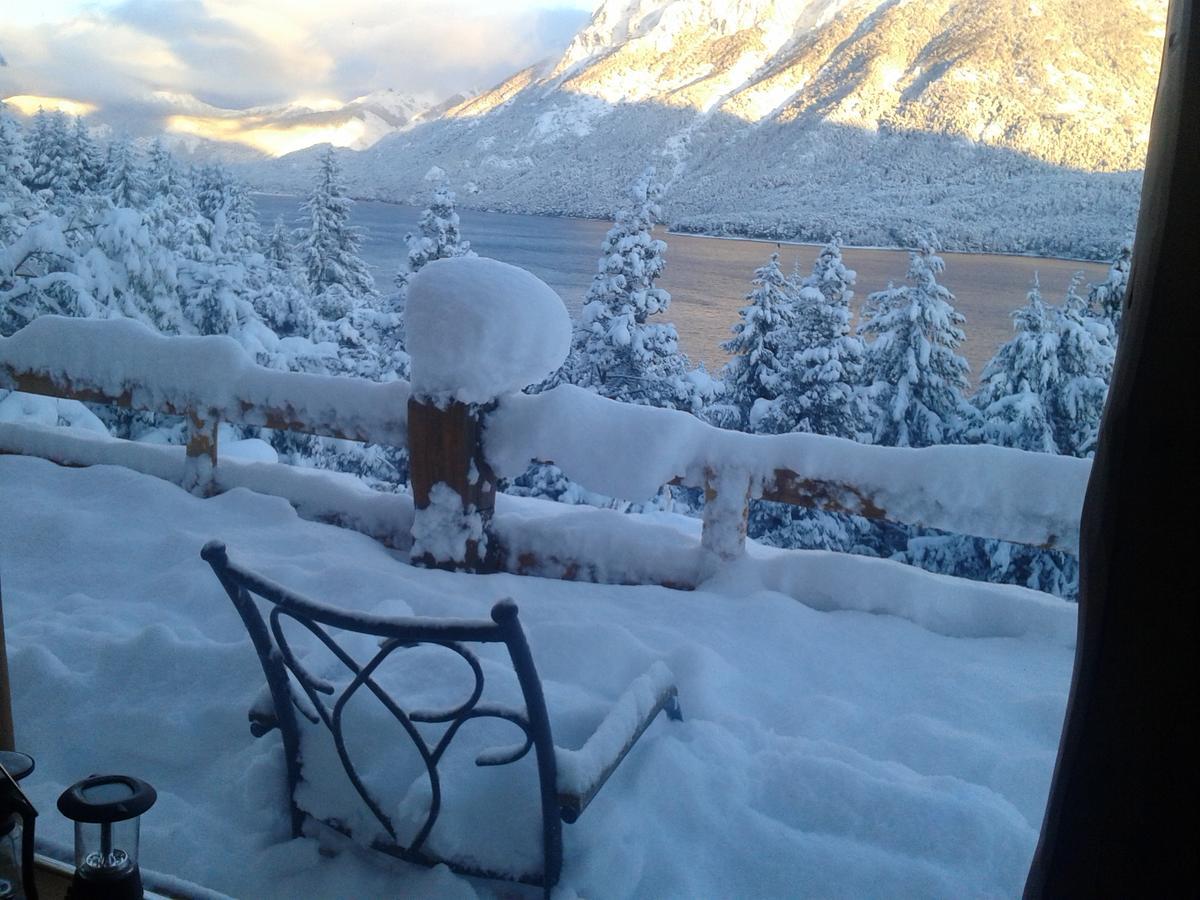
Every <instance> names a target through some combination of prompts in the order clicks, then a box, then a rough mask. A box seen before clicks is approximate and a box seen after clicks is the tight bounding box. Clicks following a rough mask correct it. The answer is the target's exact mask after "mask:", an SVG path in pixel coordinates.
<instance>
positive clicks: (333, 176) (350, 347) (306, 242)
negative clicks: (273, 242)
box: [300, 146, 395, 380]
mask: <svg viewBox="0 0 1200 900" xmlns="http://www.w3.org/2000/svg"><path fill="white" fill-rule="evenodd" d="M352 204H353V201H352V200H351V199H350V198H349V197H347V196H346V191H345V187H344V185H343V184H342V179H341V169H340V167H339V166H338V162H337V157H336V156H335V155H334V151H333V147H332V146H331V147H329V148H327V149H326V150H325V152H324V153H322V154H321V157H320V160H319V162H318V168H317V174H316V177H315V179H314V181H313V187H312V193H311V194H310V195H309V197H308V199H307V200H306V201H305V202H304V204H303V205H302V206H301V210H302V213H303V216H304V226H303V227H302V228H301V245H300V259H301V268H302V269H303V271H304V273H305V276H306V278H307V281H308V286H309V291H310V293H311V296H312V299H313V306H314V309H315V311H316V314H317V317H318V319H319V322H318V326H317V337H318V339H320V340H328V341H333V342H334V343H336V344H337V345H338V348H339V359H340V360H341V366H340V369H341V371H342V372H343V373H345V374H352V375H358V376H361V377H363V378H372V379H375V380H381V379H389V378H394V377H395V373H394V372H391V371H390V370H389V367H388V366H387V365H386V361H385V359H384V358H383V356H382V354H381V353H380V349H379V348H380V346H381V344H382V340H383V336H382V331H383V329H384V327H385V325H386V322H385V321H384V317H383V316H382V315H381V313H380V310H379V309H378V305H379V298H378V295H377V294H376V293H375V281H374V279H373V278H372V277H371V272H370V270H369V269H368V268H367V264H366V263H365V262H363V260H362V257H360V256H359V248H360V247H361V244H362V237H361V234H360V232H359V230H358V229H357V228H355V227H353V226H351V225H350V207H351V206H352Z"/></svg>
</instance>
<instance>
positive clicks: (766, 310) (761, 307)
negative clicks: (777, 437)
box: [707, 253, 797, 431]
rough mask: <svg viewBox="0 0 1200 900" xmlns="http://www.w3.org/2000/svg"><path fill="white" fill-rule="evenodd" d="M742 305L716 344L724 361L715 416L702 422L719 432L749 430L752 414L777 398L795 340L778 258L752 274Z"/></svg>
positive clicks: (792, 309)
mask: <svg viewBox="0 0 1200 900" xmlns="http://www.w3.org/2000/svg"><path fill="white" fill-rule="evenodd" d="M752 283H753V288H752V289H751V291H750V293H748V294H747V295H746V300H747V301H748V302H747V304H746V305H745V306H743V307H742V308H741V309H740V310H739V311H738V319H739V321H738V322H737V323H736V324H735V325H734V326H733V337H732V338H731V339H730V340H728V341H726V342H725V343H723V344H722V345H721V347H722V349H724V350H725V351H726V352H727V353H729V354H730V357H731V358H730V360H729V362H727V363H726V364H725V369H724V371H723V372H722V373H721V381H722V382H723V384H724V392H723V398H722V401H721V409H720V412H719V413H718V412H716V411H714V410H712V409H711V408H710V410H709V411H708V413H707V415H708V417H709V418H710V419H711V420H713V421H714V422H717V423H718V424H720V425H722V426H723V427H725V428H735V429H738V430H740V431H755V430H757V428H756V427H755V426H756V425H757V424H758V423H757V421H756V417H755V416H754V415H753V413H754V411H755V410H761V409H763V408H764V406H766V405H769V404H770V403H771V401H773V400H775V399H776V398H777V397H779V395H780V393H781V391H782V388H783V384H784V379H785V377H786V374H787V367H788V356H789V352H790V350H791V346H792V342H793V341H794V340H795V334H794V332H795V328H796V317H797V310H796V298H795V297H794V296H793V294H792V285H790V284H789V283H788V280H787V278H786V277H785V276H784V274H783V272H782V271H781V270H780V268H779V254H778V253H772V254H771V258H770V259H769V260H768V261H767V263H766V265H764V266H761V267H760V268H758V269H756V270H755V271H754V281H753V282H752Z"/></svg>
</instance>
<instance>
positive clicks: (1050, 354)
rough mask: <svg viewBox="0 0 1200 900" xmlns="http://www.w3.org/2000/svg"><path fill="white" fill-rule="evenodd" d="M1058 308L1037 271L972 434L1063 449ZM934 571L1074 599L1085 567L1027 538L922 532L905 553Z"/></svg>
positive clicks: (984, 390) (987, 383)
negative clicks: (1050, 303)
mask: <svg viewBox="0 0 1200 900" xmlns="http://www.w3.org/2000/svg"><path fill="white" fill-rule="evenodd" d="M1058 316H1059V312H1058V311H1057V310H1054V309H1053V308H1050V307H1047V306H1046V304H1045V303H1044V302H1043V300H1042V295H1041V291H1040V289H1039V285H1038V282H1037V278H1036V276H1035V278H1034V283H1033V286H1032V288H1031V289H1030V291H1029V293H1028V295H1027V300H1026V304H1025V306H1023V307H1022V308H1021V309H1019V310H1017V311H1016V312H1014V313H1013V325H1014V327H1015V328H1016V331H1017V333H1016V334H1015V335H1014V336H1013V337H1012V338H1011V339H1010V340H1009V341H1007V342H1006V343H1005V344H1003V345H1002V346H1001V347H1000V348H999V350H997V351H996V355H995V356H994V357H993V358H992V360H991V361H990V362H989V363H988V364H987V366H986V367H985V368H984V370H983V376H982V381H981V384H980V387H979V390H978V391H977V392H976V394H975V395H974V396H973V397H972V398H971V402H972V404H973V405H974V406H975V407H976V409H978V410H979V418H978V419H977V421H976V424H975V425H974V426H973V427H972V428H971V429H970V431H969V433H968V435H967V436H968V439H969V440H972V441H982V442H984V443H989V444H997V445H999V446H1003V447H1015V448H1017V449H1020V450H1031V451H1035V452H1041V453H1057V452H1058V447H1057V445H1056V443H1055V436H1054V429H1053V427H1052V419H1053V413H1052V411H1051V404H1052V402H1053V398H1054V397H1055V396H1056V392H1057V391H1058V390H1059V387H1060V384H1059V383H1060V380H1061V372H1060V370H1059V331H1058ZM900 558H901V559H903V560H904V561H905V562H907V563H910V564H911V565H915V566H920V567H921V568H923V569H927V570H929V571H931V572H939V573H942V574H946V575H956V576H958V577H960V578H972V579H975V580H977V581H990V582H996V583H1001V584H1020V585H1024V586H1026V587H1030V588H1034V589H1035V590H1040V591H1047V592H1049V593H1053V594H1057V595H1058V596H1061V597H1067V598H1073V597H1074V596H1075V593H1076V590H1077V588H1078V580H1079V566H1078V563H1077V562H1076V560H1074V559H1073V558H1072V557H1069V556H1067V555H1066V554H1063V553H1057V552H1052V551H1047V550H1042V549H1040V548H1038V547H1030V546H1027V545H1023V544H1011V543H1008V542H1006V541H999V540H994V539H985V538H977V537H970V536H967V535H959V534H942V533H937V532H925V531H921V532H919V533H916V534H914V535H913V536H911V537H910V538H909V540H908V543H907V546H906V548H905V550H904V551H903V553H902V554H901V556H900Z"/></svg>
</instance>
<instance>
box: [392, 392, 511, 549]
mask: <svg viewBox="0 0 1200 900" xmlns="http://www.w3.org/2000/svg"><path fill="white" fill-rule="evenodd" d="M486 412H487V408H482V407H478V406H471V405H468V404H466V403H458V402H453V403H450V404H448V405H447V406H445V407H444V408H442V407H439V406H437V405H436V404H434V403H426V402H422V401H421V400H418V399H417V398H416V397H412V398H410V399H409V401H408V452H409V480H410V482H411V484H412V492H413V504H414V506H415V507H416V510H417V515H416V519H415V520H414V523H413V562H415V563H417V564H418V565H423V566H429V567H431V568H439V569H450V570H452V571H468V572H494V571H496V568H497V566H496V560H497V550H498V548H497V547H496V544H495V541H494V540H493V538H492V534H491V521H492V513H493V511H494V510H495V508H496V475H495V473H494V472H493V471H492V468H491V466H489V465H488V464H487V460H486V459H484V455H483V447H482V443H481V439H482V436H483V416H484V414H485V413H486ZM437 485H447V486H449V488H450V489H451V490H453V491H454V493H455V494H457V495H458V497H459V499H460V500H461V506H460V507H459V508H458V510H457V511H454V510H445V509H443V508H441V507H439V509H438V510H436V511H435V512H434V513H427V511H428V510H429V508H430V506H431V503H432V501H433V500H434V497H433V494H434V490H435V487H436V486H437ZM435 515H436V516H438V517H439V518H437V519H435V518H434V516H435ZM445 516H450V517H452V518H454V521H447V519H446V518H442V517H445ZM475 516H478V519H475V518H474V517H475ZM476 526H478V527H476ZM428 528H439V529H441V531H442V532H446V531H450V532H452V533H453V532H455V531H457V533H459V534H460V535H463V536H465V550H464V551H463V552H462V553H461V554H460V553H459V552H457V551H454V552H451V553H445V552H443V551H444V548H442V547H441V544H442V542H441V541H438V542H436V545H435V542H434V541H432V540H431V539H430V533H429V532H428V531H427V530H426V529H428ZM443 536H445V535H444V534H443Z"/></svg>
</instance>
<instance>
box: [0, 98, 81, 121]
mask: <svg viewBox="0 0 1200 900" xmlns="http://www.w3.org/2000/svg"><path fill="white" fill-rule="evenodd" d="M4 102H5V103H7V104H8V105H9V106H12V107H14V108H15V109H18V110H20V111H21V113H23V114H24V115H27V116H32V115H33V114H34V113H36V112H37V111H38V110H39V109H44V110H46V111H47V112H55V111H61V112H64V113H66V114H67V115H68V116H86V115H88V113H92V112H95V111H96V108H97V107H96V104H94V103H86V102H84V101H82V100H70V99H68V98H66V97H39V96H37V95H36V94H17V95H16V96H13V97H5V98H4Z"/></svg>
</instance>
